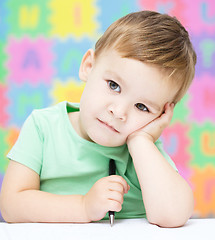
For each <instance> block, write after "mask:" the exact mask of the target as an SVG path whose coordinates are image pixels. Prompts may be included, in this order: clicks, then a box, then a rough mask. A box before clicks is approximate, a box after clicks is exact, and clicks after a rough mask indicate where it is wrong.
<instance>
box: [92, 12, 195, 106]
mask: <svg viewBox="0 0 215 240" xmlns="http://www.w3.org/2000/svg"><path fill="white" fill-rule="evenodd" d="M110 48H112V49H114V50H116V51H117V52H118V53H119V54H120V56H121V57H125V58H132V59H136V60H139V61H141V62H144V63H149V64H154V65H156V66H157V67H159V68H160V69H161V70H162V71H163V70H164V71H165V73H167V74H168V77H169V78H168V79H171V80H173V82H174V84H177V86H178V88H179V90H178V92H177V94H176V96H175V98H174V101H173V102H174V103H177V102H178V101H179V100H180V99H181V98H182V97H183V96H184V94H185V93H186V91H187V90H188V88H189V86H190V84H191V82H192V80H193V78H194V75H195V64H196V53H195V51H194V49H193V46H192V43H191V41H190V38H189V34H188V32H187V31H186V29H185V28H184V27H183V26H182V24H181V23H180V22H179V21H178V20H177V19H176V18H175V17H171V16H169V15H167V14H160V13H157V12H152V11H140V12H135V13H130V14H128V15H126V16H124V17H122V18H120V19H118V20H117V21H116V22H114V23H113V24H111V25H110V27H109V28H108V29H107V30H106V32H105V33H104V34H103V35H102V37H101V38H100V39H99V40H98V41H97V43H96V45H95V57H96V58H97V57H98V56H99V55H100V54H101V53H102V52H103V51H105V50H108V49H110Z"/></svg>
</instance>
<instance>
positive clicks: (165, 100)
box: [1, 11, 196, 227]
mask: <svg viewBox="0 0 215 240" xmlns="http://www.w3.org/2000/svg"><path fill="white" fill-rule="evenodd" d="M195 63H196V54H195V52H194V50H193V48H192V44H191V42H190V40H189V36H188V33H187V31H186V30H185V29H184V27H183V26H182V25H181V24H180V23H179V22H178V21H177V20H176V19H174V18H172V17H169V16H168V15H162V14H159V13H156V12H150V11H142V12H137V13H132V14H129V15H127V16H125V17H123V18H121V19H119V20H118V21H116V22H115V23H113V24H112V25H111V26H110V27H109V28H108V30H107V31H106V32H105V33H104V35H103V36H102V37H101V38H100V39H99V41H98V42H97V43H96V46H95V52H94V51H93V50H92V49H89V50H88V51H87V52H86V54H85V55H84V57H83V59H82V63H81V66H80V71H79V76H80V79H81V80H83V81H85V82H86V86H85V89H84V92H83V95H82V98H81V102H80V106H79V104H71V103H66V102H63V103H59V104H58V105H56V106H54V107H50V108H47V109H43V110H35V111H33V113H32V114H31V115H30V117H29V118H28V119H27V120H26V122H25V124H24V126H23V128H22V130H21V133H20V136H19V139H18V140H17V142H16V144H15V146H14V147H13V148H12V150H11V152H10V153H9V154H8V157H9V159H10V160H11V161H10V163H9V166H8V169H7V172H6V174H5V179H4V182H3V186H2V193H1V211H2V215H3V217H4V219H5V220H6V221H8V222H91V221H98V220H100V219H103V218H104V219H106V218H107V215H106V214H107V212H108V211H109V210H110V211H116V218H138V217H147V219H148V221H149V222H150V223H152V224H157V225H159V226H162V227H178V226H182V225H183V224H184V223H185V222H186V221H187V220H188V218H189V217H190V216H191V214H192V210H193V195H192V191H191V189H190V187H189V186H188V184H187V183H186V182H185V181H184V179H183V178H182V177H181V176H180V175H179V174H178V172H177V170H176V168H175V165H174V163H173V162H172V161H171V159H170V158H169V157H168V155H167V154H166V153H165V152H164V150H163V148H162V145H161V142H160V140H158V138H159V137H160V135H161V133H162V131H163V129H164V128H165V127H166V126H168V124H169V123H170V121H171V118H172V115H173V109H174V105H175V104H176V103H177V102H178V101H179V100H180V99H181V98H182V97H183V95H184V94H185V92H186V91H187V89H188V87H189V86H190V84H191V81H192V79H193V77H194V71H195V69H194V67H195ZM110 159H114V160H115V163H116V175H113V176H108V164H109V160H110Z"/></svg>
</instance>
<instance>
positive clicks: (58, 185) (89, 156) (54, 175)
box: [8, 102, 176, 219]
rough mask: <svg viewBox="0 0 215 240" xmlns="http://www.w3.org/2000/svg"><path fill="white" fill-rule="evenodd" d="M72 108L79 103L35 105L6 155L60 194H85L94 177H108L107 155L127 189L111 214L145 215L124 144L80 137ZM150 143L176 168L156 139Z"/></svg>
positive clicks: (42, 186) (44, 188) (43, 186)
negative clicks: (71, 115) (103, 143)
mask: <svg viewBox="0 0 215 240" xmlns="http://www.w3.org/2000/svg"><path fill="white" fill-rule="evenodd" d="M74 111H79V104H71V103H67V102H61V103H59V104H57V105H55V106H53V107H49V108H46V109H41V110H34V111H33V112H32V114H31V115H30V116H29V117H28V118H27V120H26V121H25V123H24V125H23V127H22V129H21V132H20V135H19V137H18V140H17V142H16V143H15V145H14V147H13V148H12V149H11V151H10V152H9V154H8V158H9V159H12V160H14V161H17V162H19V163H21V164H23V165H25V166H27V167H29V168H31V169H32V170H34V171H35V172H36V173H38V174H39V175H40V190H41V191H45V192H50V193H54V194H62V195H68V194H82V195H84V194H86V193H87V192H88V191H89V190H90V189H91V187H92V186H93V184H94V183H95V182H96V181H97V180H99V179H100V178H102V177H106V176H108V168H109V160H110V159H111V158H112V159H114V160H115V162H116V174H118V175H120V176H122V177H123V178H124V179H125V180H126V181H127V183H128V184H129V185H130V190H129V192H128V193H127V194H125V195H124V202H123V206H122V210H121V211H120V212H119V213H116V215H115V217H116V218H138V217H146V213H145V208H144V204H143V200H142V194H141V189H140V184H139V181H138V178H137V175H136V172H135V168H134V165H133V162H132V158H131V156H130V154H129V152H128V148H127V145H126V144H125V145H122V146H119V147H105V146H101V145H98V144H96V143H93V142H89V141H87V140H85V139H83V138H81V137H80V136H79V135H78V134H77V133H76V132H75V130H74V129H73V127H72V124H71V123H70V120H69V117H68V112H74ZM155 144H156V146H157V148H158V149H159V151H160V152H161V153H162V154H163V156H164V157H165V158H166V160H167V161H168V162H169V163H170V164H171V165H172V166H173V167H174V168H175V169H176V167H175V164H174V163H173V162H172V160H171V159H170V157H169V156H168V155H167V154H166V153H165V152H164V150H163V148H162V143H161V141H159V140H158V141H157V142H156V143H155ZM107 218H108V215H106V217H105V219H107Z"/></svg>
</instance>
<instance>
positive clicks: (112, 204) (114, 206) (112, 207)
mask: <svg viewBox="0 0 215 240" xmlns="http://www.w3.org/2000/svg"><path fill="white" fill-rule="evenodd" d="M107 207H108V211H115V212H120V211H121V210H122V204H120V203H119V202H118V201H115V200H112V199H109V200H108V205H107Z"/></svg>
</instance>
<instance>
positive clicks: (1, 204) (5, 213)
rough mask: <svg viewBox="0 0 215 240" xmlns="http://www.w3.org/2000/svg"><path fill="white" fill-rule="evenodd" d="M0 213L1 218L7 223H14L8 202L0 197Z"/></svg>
mask: <svg viewBox="0 0 215 240" xmlns="http://www.w3.org/2000/svg"><path fill="white" fill-rule="evenodd" d="M0 211H1V215H2V218H3V219H4V221H5V222H7V223H15V219H14V216H13V213H12V211H11V207H10V205H9V203H8V201H7V200H6V199H5V198H3V197H2V196H1V195H0Z"/></svg>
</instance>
